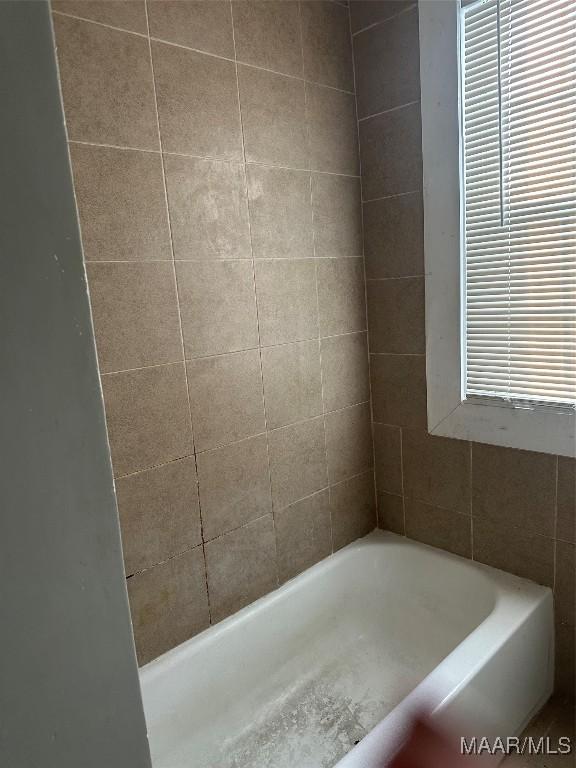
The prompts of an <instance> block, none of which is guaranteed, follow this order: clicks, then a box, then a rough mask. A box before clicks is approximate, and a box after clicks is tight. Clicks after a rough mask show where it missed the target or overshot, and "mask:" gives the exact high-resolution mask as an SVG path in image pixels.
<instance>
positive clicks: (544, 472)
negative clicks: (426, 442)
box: [472, 443, 556, 536]
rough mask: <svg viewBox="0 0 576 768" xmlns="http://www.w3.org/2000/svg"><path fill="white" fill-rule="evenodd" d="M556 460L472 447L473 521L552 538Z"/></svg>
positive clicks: (491, 446) (509, 451)
mask: <svg viewBox="0 0 576 768" xmlns="http://www.w3.org/2000/svg"><path fill="white" fill-rule="evenodd" d="M555 478H556V460H555V458H554V456H551V455H550V454H546V453H534V452H532V451H518V450H515V449H513V448H501V447H499V446H496V445H483V444H481V443H473V444H472V510H473V514H474V515H475V516H476V517H482V518H486V519H487V520H494V521H497V522H498V521H499V520H501V519H502V517H503V516H504V515H505V517H506V521H507V522H508V524H509V525H515V526H518V527H519V528H522V529H523V530H525V531H531V532H532V533H540V534H542V535H543V536H553V535H554V506H555V495H556V489H555Z"/></svg>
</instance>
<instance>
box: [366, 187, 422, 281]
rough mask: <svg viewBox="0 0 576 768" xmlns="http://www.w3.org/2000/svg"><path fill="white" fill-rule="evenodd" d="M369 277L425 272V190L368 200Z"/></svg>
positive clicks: (367, 270)
mask: <svg viewBox="0 0 576 768" xmlns="http://www.w3.org/2000/svg"><path fill="white" fill-rule="evenodd" d="M363 220H364V255H365V257H366V277H368V278H383V277H413V276H414V275H423V274H424V210H423V205H422V194H421V193H420V192H412V193H409V194H406V195H398V196H396V197H387V198H385V199H384V200H373V201H372V202H368V203H364V206H363Z"/></svg>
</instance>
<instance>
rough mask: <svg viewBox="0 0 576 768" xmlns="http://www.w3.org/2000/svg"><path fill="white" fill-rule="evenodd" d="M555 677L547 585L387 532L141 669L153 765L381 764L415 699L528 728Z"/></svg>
mask: <svg viewBox="0 0 576 768" xmlns="http://www.w3.org/2000/svg"><path fill="white" fill-rule="evenodd" d="M552 679H553V620H552V594H551V591H550V590H549V589H547V588H545V587H541V586H538V585H536V584H532V583H530V582H528V581H525V580H523V579H519V578H516V577H514V576H511V575H509V574H506V573H503V572H501V571H497V570H494V569H492V568H488V567H487V566H483V565H479V564H478V563H474V562H471V561H468V560H464V559H462V558H459V557H456V556H454V555H450V554H447V553H445V552H441V551H439V550H436V549H433V548H431V547H427V546H424V545H422V544H418V543H415V542H412V541H409V540H407V539H404V538H402V537H399V536H395V535H393V534H390V533H383V532H381V531H374V532H373V533H371V534H369V535H368V536H366V537H365V538H363V539H360V540H359V541H357V542H354V543H353V544H351V545H349V546H348V547H346V548H344V549H342V550H340V551H339V552H337V553H336V554H334V555H332V556H331V557H329V558H327V559H325V560H323V561H322V562H320V563H318V564H317V565H315V566H313V567H312V568H310V569H309V570H307V571H305V572H304V573H302V574H301V575H299V576H298V577H296V578H295V579H293V580H291V581H289V582H287V583H286V584H285V585H283V586H282V587H280V588H279V589H277V590H276V591H275V592H273V593H272V594H269V595H267V596H266V597H263V598H261V599H260V600H258V601H257V602H255V603H253V604H252V605H250V606H248V607H247V608H245V609H243V610H242V611H240V612H239V613H237V614H235V615H234V616H232V617H230V618H228V619H226V620H225V621H223V622H221V623H219V624H217V625H216V626H214V627H212V628H210V629H208V630H206V631H205V632H203V633H202V634H200V635H198V636H196V637H194V638H192V639H191V640H189V641H188V642H186V643H183V644H182V645H180V646H178V648H175V649H174V650H172V651H169V652H168V653H166V654H164V655H163V656H161V657H160V658H159V659H156V660H154V661H152V662H150V663H149V664H147V665H146V666H144V667H143V668H142V669H141V686H142V693H143V699H144V709H145V713H146V720H147V724H148V732H149V740H150V748H151V752H152V762H153V766H154V768H264V767H265V768H327V767H328V766H330V767H331V766H334V765H336V764H338V767H339V768H376V766H381V765H383V761H384V762H385V758H387V757H390V756H391V755H392V754H393V753H394V751H395V749H397V746H398V744H399V743H400V742H401V740H402V738H403V736H404V734H405V729H406V722H407V717H408V715H409V713H410V712H411V711H413V710H414V709H420V708H422V707H425V708H426V709H427V710H428V711H429V712H431V713H433V716H434V717H436V718H438V721H439V723H442V727H444V726H445V725H447V724H450V727H451V728H452V729H456V730H457V732H458V734H461V735H463V736H467V737H469V736H472V735H477V736H483V735H486V736H490V737H493V736H496V735H501V736H508V735H514V734H516V733H518V732H519V731H520V729H522V728H523V726H524V725H525V724H526V723H527V721H528V720H529V719H530V717H531V716H532V715H533V714H534V713H535V712H536V711H537V710H538V709H539V708H540V707H541V706H542V705H543V704H544V703H545V701H546V699H547V698H548V697H549V695H550V693H551V691H552Z"/></svg>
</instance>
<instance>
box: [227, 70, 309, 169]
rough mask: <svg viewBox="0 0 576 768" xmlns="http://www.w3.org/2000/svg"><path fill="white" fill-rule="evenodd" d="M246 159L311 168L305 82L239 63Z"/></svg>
mask: <svg viewBox="0 0 576 768" xmlns="http://www.w3.org/2000/svg"><path fill="white" fill-rule="evenodd" d="M238 84H239V87H240V105H241V108H242V128H243V131H244V146H245V150H246V161H247V162H249V163H267V164H269V165H282V166H288V167H289V168H308V167H309V164H308V137H307V134H306V109H305V97H304V83H303V81H302V80H296V79H295V78H293V77H284V76H283V75H276V74H274V73H272V72H267V71H265V70H262V69H254V68H252V67H247V66H245V65H243V64H241V65H239V66H238Z"/></svg>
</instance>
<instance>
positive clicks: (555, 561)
mask: <svg viewBox="0 0 576 768" xmlns="http://www.w3.org/2000/svg"><path fill="white" fill-rule="evenodd" d="M558 469H559V460H558V456H556V461H555V465H554V472H555V483H554V523H553V534H554V547H553V550H552V563H553V567H554V574H553V576H552V592H553V593H554V595H555V594H556V566H557V564H558V552H557V550H558Z"/></svg>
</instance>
